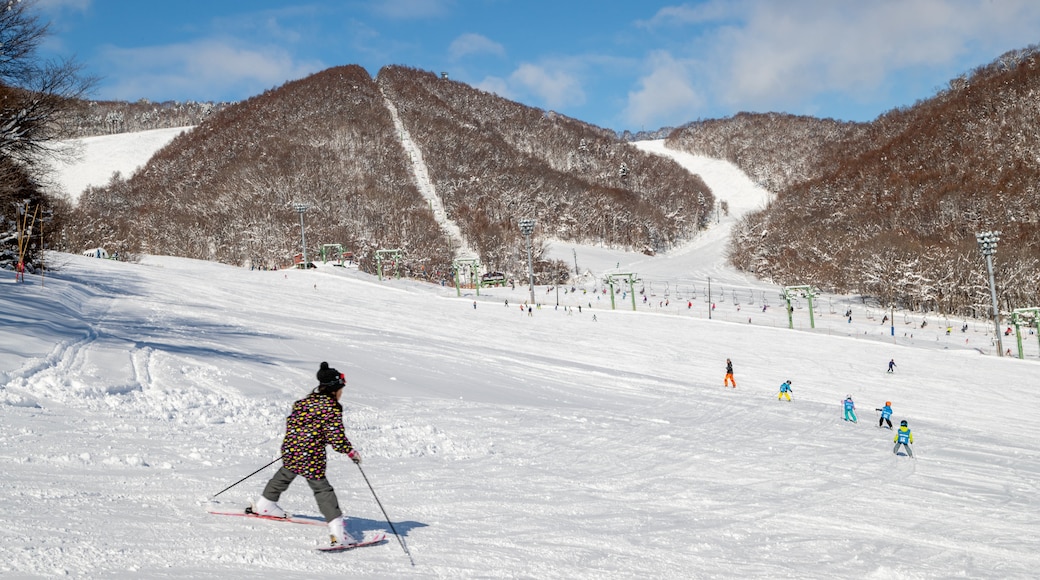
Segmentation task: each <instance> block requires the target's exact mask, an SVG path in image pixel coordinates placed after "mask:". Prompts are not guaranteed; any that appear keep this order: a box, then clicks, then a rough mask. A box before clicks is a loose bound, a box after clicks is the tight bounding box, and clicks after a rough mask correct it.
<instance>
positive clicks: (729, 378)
mask: <svg viewBox="0 0 1040 580" xmlns="http://www.w3.org/2000/svg"><path fill="white" fill-rule="evenodd" d="M730 384H732V385H733V388H734V389H735V388H737V381H736V380H734V379H733V362H732V361H730V360H729V359H726V378H724V379H722V386H724V387H728V386H730Z"/></svg>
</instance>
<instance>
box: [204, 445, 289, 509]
mask: <svg viewBox="0 0 1040 580" xmlns="http://www.w3.org/2000/svg"><path fill="white" fill-rule="evenodd" d="M282 457H285V456H284V455H279V456H278V459H281V458H282ZM278 459H275V460H274V461H278ZM274 461H272V462H271V463H268V464H267V465H265V466H263V467H261V468H260V469H257V470H256V471H254V472H253V473H250V474H249V475H247V476H245V477H243V478H242V479H240V480H238V481H236V482H235V483H232V484H231V485H229V486H227V487H225V488H224V489H222V490H220V491H218V492H217V493H216V494H214V495H213V497H211V498H209V500H210V501H213V500H214V499H216V497H217V496H218V495H220V494H222V493H224V492H225V491H227V490H229V489H231V488H232V487H235V486H236V485H238V484H240V483H242V482H243V481H245V480H247V479H249V478H250V477H253V476H254V475H256V474H258V473H260V472H261V471H263V470H265V469H267V468H268V467H270V466H271V465H273V464H274Z"/></svg>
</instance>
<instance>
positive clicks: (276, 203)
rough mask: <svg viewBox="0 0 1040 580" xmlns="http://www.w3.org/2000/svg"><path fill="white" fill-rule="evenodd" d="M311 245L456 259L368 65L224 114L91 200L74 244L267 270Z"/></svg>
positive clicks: (418, 260) (91, 194)
mask: <svg viewBox="0 0 1040 580" xmlns="http://www.w3.org/2000/svg"><path fill="white" fill-rule="evenodd" d="M294 203H305V204H308V205H309V206H310V207H309V209H308V210H307V212H306V214H305V219H306V223H307V232H308V233H309V234H310V239H311V244H309V245H311V247H312V249H316V248H317V247H318V246H319V245H320V244H322V243H341V244H344V246H345V247H346V248H348V249H353V250H355V251H356V252H359V253H361V254H362V255H364V254H365V252H366V251H368V250H371V249H373V248H378V247H387V248H404V249H407V250H408V251H409V254H410V259H411V263H412V264H414V265H415V266H416V267H417V268H418V269H421V268H422V266H424V265H427V264H432V265H437V266H443V265H444V264H446V263H449V262H450V256H449V253H448V247H447V243H446V242H445V240H444V239H443V237H442V236H441V234H440V232H439V229H438V225H437V224H436V223H435V222H434V220H433V216H432V214H431V212H430V210H429V208H428V206H427V204H426V203H425V201H424V200H423V198H422V197H421V196H420V195H419V193H418V191H417V190H416V188H415V186H414V185H413V184H412V181H411V179H410V176H409V175H408V165H407V162H406V158H405V155H404V151H403V150H402V149H401V146H400V143H399V142H398V140H397V138H396V136H395V134H394V129H393V124H392V122H391V118H390V115H389V113H388V112H387V109H386V106H385V105H384V103H383V97H382V95H381V94H380V92H379V88H378V87H377V86H376V84H375V83H374V82H373V80H372V79H371V77H370V76H369V74H368V73H367V72H366V71H365V70H364V69H363V68H361V67H359V66H346V67H337V68H332V69H328V70H326V71H323V72H321V73H318V74H315V75H313V76H311V77H308V78H306V79H303V80H300V81H295V82H290V83H287V84H286V85H284V86H282V87H281V88H279V89H276V90H271V91H267V92H265V93H263V94H261V95H258V96H256V97H253V98H251V99H249V100H247V101H244V102H242V103H238V104H235V105H233V106H230V107H228V108H226V109H224V110H222V111H220V112H218V113H215V114H213V115H212V116H210V117H209V118H208V119H207V120H205V121H204V122H203V123H202V124H200V125H198V126H197V127H196V129H194V130H193V131H190V132H187V133H185V134H182V135H180V136H178V137H177V138H175V139H174V140H173V141H172V142H171V143H170V144H169V145H168V146H167V147H165V148H164V149H162V150H161V151H159V152H158V153H157V154H156V155H155V156H154V157H153V158H152V159H151V160H150V161H149V162H148V164H147V165H146V166H145V167H144V168H143V169H142V170H141V171H139V172H138V173H136V174H135V175H134V176H132V177H131V178H130V179H128V180H117V181H116V182H114V183H112V184H110V185H108V186H107V187H103V188H93V189H90V190H88V191H86V192H84V194H83V195H82V197H81V198H80V203H79V208H78V211H79V216H78V218H77V219H76V220H75V221H76V224H77V229H76V231H75V232H74V235H75V238H76V239H79V240H83V242H81V243H82V244H84V245H85V246H86V247H90V246H91V245H94V244H97V245H102V246H105V247H107V248H111V249H116V250H121V251H123V252H146V253H158V254H168V255H177V256H185V257H191V258H201V259H207V260H217V261H221V262H227V263H233V264H245V263H251V264H254V265H259V266H276V265H284V264H288V263H289V262H290V259H291V257H292V256H293V255H294V254H296V253H297V252H299V248H300V226H299V217H298V214H297V213H296V212H295V211H294V209H293V204H294Z"/></svg>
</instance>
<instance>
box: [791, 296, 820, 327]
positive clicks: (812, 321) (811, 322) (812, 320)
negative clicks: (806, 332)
mask: <svg viewBox="0 0 1040 580" xmlns="http://www.w3.org/2000/svg"><path fill="white" fill-rule="evenodd" d="M792 296H803V297H805V299H806V300H807V301H808V302H809V328H816V318H815V317H814V316H813V298H815V297H816V291H815V290H813V287H812V286H784V300H786V301H787V327H788V328H791V329H793V328H794V308H792V307H791V297H792Z"/></svg>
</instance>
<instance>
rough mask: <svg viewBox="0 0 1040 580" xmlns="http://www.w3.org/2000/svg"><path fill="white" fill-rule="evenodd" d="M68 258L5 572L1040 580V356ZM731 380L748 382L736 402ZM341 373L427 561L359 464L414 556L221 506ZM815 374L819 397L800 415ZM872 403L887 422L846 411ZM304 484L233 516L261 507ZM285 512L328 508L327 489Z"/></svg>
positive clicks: (16, 473) (34, 401) (294, 274)
mask: <svg viewBox="0 0 1040 580" xmlns="http://www.w3.org/2000/svg"><path fill="white" fill-rule="evenodd" d="M578 260H579V261H585V260H584V258H583V254H581V253H580V252H579V253H578ZM589 263H590V264H591V262H589ZM51 265H52V266H53V267H54V268H56V270H57V271H53V272H51V273H50V275H49V277H47V278H45V279H41V278H40V277H38V276H28V277H27V282H26V283H25V284H15V283H14V282H13V274H12V279H8V280H6V281H3V282H2V286H3V288H4V289H3V291H2V292H0V325H2V328H3V334H2V335H0V337H2V338H0V379H2V382H0V384H2V385H3V387H2V388H0V441H2V442H3V446H2V450H0V466H2V472H3V474H4V476H3V477H2V478H0V500H2V505H3V510H2V514H3V515H2V520H3V525H2V526H0V576H10V577H26V576H67V575H70V576H74V577H126V576H128V575H129V576H132V577H138V578H174V577H184V578H187V577H190V578H222V579H225V578H270V577H278V578H315V577H318V578H322V577H332V576H333V575H337V574H340V575H346V576H349V577H352V578H714V577H726V578H752V577H754V578H778V577H791V578H838V577H841V578H951V577H965V578H1029V577H1035V574H1036V570H1037V569H1038V567H1040V566H1038V565H1040V555H1038V553H1037V550H1036V546H1037V545H1040V538H1038V535H1040V522H1038V516H1037V514H1038V513H1040V510H1038V507H1040V505H1038V504H1040V499H1038V497H1040V494H1038V491H1040V490H1038V481H1040V440H1038V438H1037V437H1036V425H1037V422H1036V418H1035V412H1036V409H1037V407H1038V404H1040V394H1038V392H1040V389H1038V388H1037V385H1038V382H1037V374H1038V373H1037V371H1038V370H1040V368H1038V365H1037V359H1036V353H1035V351H1034V352H1033V354H1032V355H1031V356H1030V358H1029V359H1027V360H1024V361H1023V360H1017V359H1006V358H1005V359H1000V358H997V357H995V356H992V355H990V356H984V355H981V354H979V352H978V351H976V350H974V349H972V348H964V347H960V346H955V343H954V340H951V341H950V342H949V343H948V344H946V345H945V346H944V345H942V341H943V340H946V339H945V337H943V338H940V337H939V335H938V333H937V332H936V333H933V334H935V335H936V336H929V337H927V338H926V337H923V336H921V331H918V337H916V338H915V339H913V340H910V339H904V338H903V337H902V336H901V335H900V336H899V337H897V339H896V340H895V341H892V340H891V339H890V340H888V341H886V340H884V339H881V338H876V337H874V336H872V329H873V327H874V326H875V325H877V324H878V321H876V320H875V321H869V323H868V321H867V320H866V319H865V317H862V316H856V317H854V322H853V323H852V324H851V325H850V324H849V323H848V322H847V321H846V320H845V319H844V317H843V316H842V315H843V314H844V313H843V312H842V313H838V314H830V313H829V312H827V311H826V310H823V311H821V313H820V314H819V316H818V318H817V326H818V329H817V330H815V331H813V330H788V329H786V328H785V327H784V324H782V323H781V322H782V321H785V320H784V317H783V313H782V311H781V309H780V308H776V309H775V311H776V312H774V309H772V308H770V309H768V311H767V312H765V313H762V312H760V311H757V312H756V316H757V317H758V318H757V321H758V323H754V324H748V323H747V322H744V321H742V320H740V319H739V318H740V317H743V314H737V311H736V306H735V305H733V304H731V303H729V302H725V303H720V304H719V306H718V309H717V311H716V312H717V314H718V316H716V317H715V318H713V319H712V320H708V319H707V317H706V310H707V309H706V308H705V309H704V313H703V314H698V313H697V312H696V311H695V310H693V309H691V310H689V311H686V312H684V311H682V310H677V311H675V312H661V311H655V310H653V309H651V308H643V307H640V310H639V311H638V312H632V311H631V310H625V309H623V308H620V307H619V309H618V310H614V311H611V310H610V309H609V300H607V298H605V297H603V295H602V294H595V296H594V295H593V293H592V290H594V289H595V287H594V286H592V285H590V286H589V287H588V288H587V289H586V290H587V291H588V293H583V292H582V291H581V290H580V289H579V290H578V291H577V292H574V293H571V292H565V293H564V294H562V296H561V304H562V305H563V306H561V307H560V308H559V309H557V308H556V307H555V293H554V292H553V291H549V290H548V289H545V288H542V287H539V288H537V289H536V293H537V294H538V297H539V300H544V301H545V302H546V304H545V305H543V306H542V307H541V308H536V309H534V310H533V312H532V313H531V315H530V316H529V315H528V314H527V313H526V312H524V311H522V310H521V308H520V305H519V304H520V303H521V302H522V301H523V300H524V299H525V297H527V296H528V295H529V292H528V289H527V288H526V287H521V286H518V287H517V288H516V290H512V289H488V288H485V289H482V290H481V293H480V296H476V294H475V293H474V292H473V291H472V290H469V291H466V293H465V294H464V295H463V296H462V297H458V296H457V293H456V291H455V290H454V289H453V288H451V287H446V288H445V287H440V286H431V285H427V284H423V283H419V282H414V281H408V280H384V281H382V282H380V281H378V279H376V278H374V277H371V276H368V275H365V274H361V273H359V272H358V271H357V270H352V269H345V268H337V267H333V266H326V267H322V268H319V269H317V270H314V271H298V270H294V271H266V272H261V271H249V270H246V269H242V268H236V267H231V266H224V265H219V264H214V263H207V262H198V261H191V260H184V259H177V258H169V257H147V258H145V259H144V260H143V261H142V262H141V263H140V264H126V263H118V262H113V261H108V260H98V259H91V258H86V257H81V256H76V255H66V254H51ZM568 290H569V289H568ZM597 297H598V299H597ZM506 300H508V301H509V305H508V306H506V305H505V301H506ZM474 303H476V307H474ZM590 303H591V304H592V307H591V308H590V307H589V306H588V304H590ZM578 304H582V305H583V308H582V311H581V312H580V313H579V312H577V311H576V309H575V308H572V307H576V306H577V305H578ZM697 304H698V305H700V306H704V304H703V300H700V301H698V302H697ZM564 306H566V307H567V308H564ZM749 309H750V306H748V305H744V310H743V311H741V312H747V311H748V310H749ZM659 310H660V309H659ZM723 313H727V316H722V314H723ZM770 315H773V316H779V317H780V318H779V319H778V320H774V321H773V323H772V324H770V323H768V322H767V319H766V318H765V317H767V316H770ZM593 316H595V320H594V319H593ZM800 316H801V317H802V318H806V316H805V314H804V313H802V314H800ZM727 317H728V318H730V319H732V320H731V321H727V320H725V318H727ZM858 319H862V321H860V320H858ZM861 325H862V326H861ZM850 326H852V327H854V329H855V330H850V329H849V328H848V327H850ZM861 333H868V334H861ZM846 334H847V336H846ZM969 334H977V335H978V336H980V337H981V336H982V335H981V334H980V331H977V330H975V329H972V330H971V331H970V332H969ZM972 338H973V339H974V338H975V337H972ZM953 339H955V340H956V341H957V342H959V341H961V340H963V339H962V338H961V337H960V336H955V337H953ZM1033 339H1034V340H1035V337H1033ZM978 340H980V341H981V340H983V339H982V338H978ZM915 341H916V342H915ZM726 358H731V359H732V360H733V362H734V366H735V367H736V379H737V385H738V386H737V388H736V389H727V388H723V386H722V379H723V372H724V362H725V359H726ZM893 358H894V359H895V361H896V363H897V365H898V367H897V369H896V372H895V373H894V374H891V375H889V374H887V373H886V372H885V368H886V363H887V362H888V361H889V359H893ZM321 361H328V362H329V363H330V364H331V365H332V366H334V367H336V368H338V369H339V370H340V371H342V372H344V373H346V376H347V377H348V387H347V390H346V392H345V395H344V400H343V402H344V403H345V407H346V412H345V414H344V420H345V422H346V425H347V430H348V434H349V436H350V438H351V440H352V441H353V442H354V443H355V444H356V445H357V447H358V448H359V449H360V450H361V452H362V454H363V457H364V463H363V465H362V468H363V469H364V470H365V474H366V475H367V476H368V478H369V480H370V481H371V483H372V486H373V488H374V489H375V492H376V494H377V495H378V497H379V499H380V500H381V501H382V503H383V506H384V507H385V508H386V510H387V512H388V513H389V515H390V518H391V521H392V522H393V525H394V528H396V530H397V532H399V533H400V534H401V538H402V541H403V542H404V544H405V546H407V548H408V550H409V552H410V553H411V555H412V556H413V557H414V560H415V566H414V567H413V566H412V565H411V564H410V562H409V557H408V555H406V554H405V552H404V550H403V549H402V546H401V544H399V543H398V540H397V538H396V537H394V536H393V535H392V533H391V530H390V526H389V525H388V524H387V522H386V521H385V520H384V518H383V514H382V512H381V511H380V509H379V506H378V505H377V504H376V502H375V499H374V498H373V495H372V493H371V492H370V490H369V489H368V487H367V486H366V484H365V482H364V479H363V478H362V477H361V473H359V471H358V469H357V468H356V467H355V466H354V465H353V464H352V463H351V462H350V461H349V460H347V459H346V458H345V457H342V456H339V455H337V454H332V456H331V462H330V465H331V467H330V472H329V478H330V480H331V481H332V483H333V484H334V485H335V487H336V489H337V491H338V493H339V496H340V501H341V504H342V506H343V507H344V509H345V511H346V513H347V515H348V517H349V518H350V519H349V527H350V528H351V529H353V530H355V531H357V532H365V533H369V534H371V533H375V532H378V531H386V532H387V533H390V534H391V535H390V536H389V541H388V542H387V543H386V544H384V545H380V546H376V547H369V548H364V549H362V550H358V551H354V552H348V553H341V554H320V553H318V552H316V551H315V550H314V548H315V547H317V546H319V545H321V544H322V543H323V542H326V541H327V536H326V534H325V530H324V529H322V528H320V527H315V526H301V525H293V524H284V523H278V522H267V521H255V520H246V519H243V518H231V517H222V516H214V515H209V514H207V513H206V510H207V508H209V507H210V505H211V504H210V503H209V499H210V498H211V497H212V496H213V495H214V494H215V493H217V492H218V491H220V490H221V489H223V488H224V487H226V486H228V485H230V484H232V483H234V482H235V481H236V480H238V479H240V478H242V477H244V476H246V475H247V474H249V473H251V472H252V471H254V470H256V469H258V468H259V467H261V466H263V465H264V464H266V463H268V462H269V461H271V460H272V459H274V458H276V457H278V454H279V445H280V442H281V437H282V434H283V430H284V417H285V415H286V414H287V412H288V410H289V408H290V406H291V404H292V402H293V401H294V400H295V399H298V398H300V397H302V396H303V395H305V394H306V393H307V392H308V391H309V390H310V389H311V388H312V387H313V386H314V385H315V384H316V382H315V380H314V373H315V372H316V371H317V368H318V364H319V363H320V362H321ZM785 379H792V380H793V381H794V383H793V387H794V400H793V401H792V402H787V401H782V402H779V401H777V398H776V393H777V387H778V385H779V384H780V382H781V381H783V380H785ZM846 394H852V395H853V396H854V397H855V399H856V401H857V404H858V412H859V416H860V419H861V420H860V422H859V423H856V424H852V423H845V422H843V421H842V419H841V410H840V406H839V403H840V401H841V399H842V398H844V396H845V395H846ZM885 400H891V401H892V402H893V406H894V408H895V413H896V414H895V417H894V419H895V420H897V421H898V420H899V419H908V420H909V422H910V426H911V427H912V429H913V432H914V435H915V438H916V442H917V443H916V445H915V446H914V449H915V452H916V457H915V458H914V459H910V458H907V457H897V456H895V455H893V454H892V446H893V443H892V437H893V434H892V432H891V431H888V430H886V429H879V428H878V427H877V415H876V412H875V411H874V408H875V407H880V406H881V405H882V404H883V403H884V401H885ZM274 469H275V466H272V467H270V468H268V469H266V470H264V471H263V472H261V473H260V474H258V475H256V476H254V477H252V478H250V479H247V480H246V481H245V482H243V483H242V484H240V485H238V486H237V487H235V488H233V489H231V490H230V491H228V492H226V493H224V494H223V495H222V496H220V497H219V498H218V500H219V501H220V504H219V505H220V507H224V508H226V507H239V506H245V505H248V503H249V501H250V500H251V499H252V498H254V497H256V495H257V494H258V493H259V492H260V491H261V489H262V487H263V485H264V483H265V482H266V480H267V479H268V478H269V477H270V475H271V474H272V473H273V472H274ZM281 503H282V505H283V506H284V507H286V508H287V509H289V510H291V511H294V512H298V513H304V514H312V515H317V513H318V512H317V508H316V506H315V503H314V500H313V497H312V496H311V494H310V491H309V489H308V488H307V486H306V485H305V483H304V482H303V481H297V482H295V483H294V484H293V486H292V487H291V488H290V489H289V491H288V492H287V493H286V494H285V495H284V496H283V499H282V502H281Z"/></svg>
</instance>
